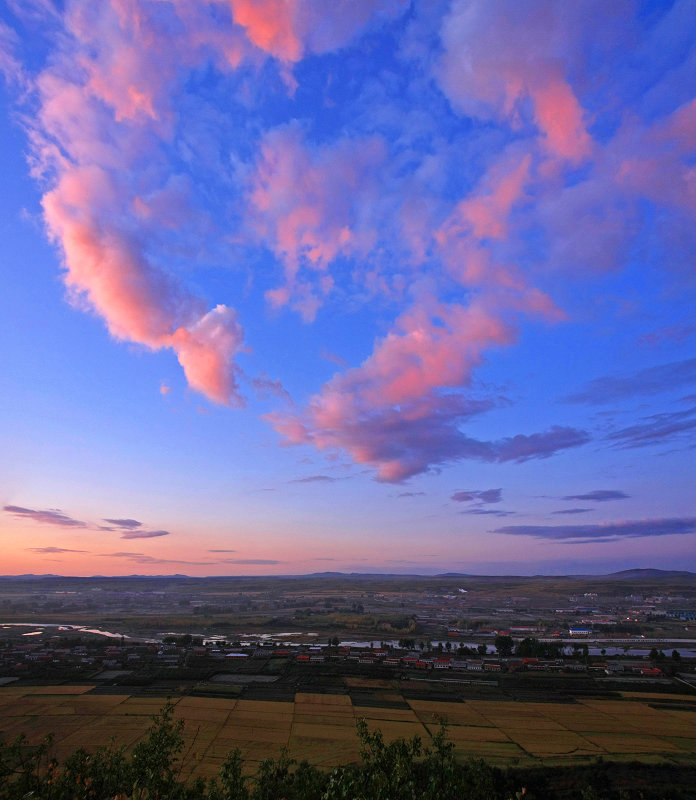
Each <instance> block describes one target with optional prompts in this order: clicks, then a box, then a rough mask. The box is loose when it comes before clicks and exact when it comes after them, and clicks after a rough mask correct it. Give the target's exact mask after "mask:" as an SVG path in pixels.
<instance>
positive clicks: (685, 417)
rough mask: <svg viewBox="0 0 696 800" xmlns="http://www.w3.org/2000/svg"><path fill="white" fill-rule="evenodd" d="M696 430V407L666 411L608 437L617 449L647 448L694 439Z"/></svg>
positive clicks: (644, 418)
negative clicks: (673, 440)
mask: <svg viewBox="0 0 696 800" xmlns="http://www.w3.org/2000/svg"><path fill="white" fill-rule="evenodd" d="M695 429H696V406H693V407H692V408H688V409H685V410H683V411H671V412H669V411H665V412H663V413H660V414H653V415H651V416H649V417H643V419H642V420H641V421H640V422H638V423H637V424H635V425H630V426H628V427H626V428H621V429H619V430H616V431H613V432H612V433H610V434H608V435H607V437H606V438H607V439H608V440H609V441H613V442H615V443H616V446H617V447H647V446H649V445H654V444H660V443H662V442H664V441H670V440H672V439H680V438H687V439H692V438H693V436H692V431H694V430H695Z"/></svg>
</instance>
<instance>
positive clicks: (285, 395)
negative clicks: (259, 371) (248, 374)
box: [251, 375, 292, 402]
mask: <svg viewBox="0 0 696 800" xmlns="http://www.w3.org/2000/svg"><path fill="white" fill-rule="evenodd" d="M251 385H252V386H253V387H254V391H255V392H256V396H257V397H267V396H269V395H272V396H274V397H278V398H280V399H281V400H287V401H290V402H292V398H291V397H290V392H288V390H287V389H286V388H285V387H284V386H283V383H282V381H280V380H278V379H275V380H274V379H273V378H269V377H268V375H259V376H258V377H256V378H252V379H251Z"/></svg>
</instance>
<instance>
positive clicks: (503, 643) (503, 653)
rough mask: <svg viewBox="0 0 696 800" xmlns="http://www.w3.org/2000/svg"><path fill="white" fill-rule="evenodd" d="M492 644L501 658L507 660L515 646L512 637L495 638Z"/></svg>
mask: <svg viewBox="0 0 696 800" xmlns="http://www.w3.org/2000/svg"><path fill="white" fill-rule="evenodd" d="M493 643H494V644H495V649H496V650H497V651H498V655H499V656H500V657H501V658H509V657H510V656H511V655H512V649H513V647H514V646H515V642H514V641H513V638H512V636H496V637H495V639H494V641H493Z"/></svg>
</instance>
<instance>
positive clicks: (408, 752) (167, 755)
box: [0, 704, 694, 800]
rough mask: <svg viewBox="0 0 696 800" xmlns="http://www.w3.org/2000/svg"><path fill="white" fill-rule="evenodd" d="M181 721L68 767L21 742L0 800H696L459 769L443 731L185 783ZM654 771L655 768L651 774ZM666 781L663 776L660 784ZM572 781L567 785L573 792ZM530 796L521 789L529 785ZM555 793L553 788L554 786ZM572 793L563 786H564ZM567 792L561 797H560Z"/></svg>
mask: <svg viewBox="0 0 696 800" xmlns="http://www.w3.org/2000/svg"><path fill="white" fill-rule="evenodd" d="M182 726H183V723H182V722H181V721H179V722H175V721H174V719H173V706H172V705H171V704H167V705H166V706H165V707H164V709H163V710H162V711H161V712H160V713H159V714H158V715H156V716H155V717H154V718H153V724H152V726H151V728H150V729H149V731H148V735H147V737H146V738H145V739H144V740H143V741H142V742H140V743H139V744H138V745H136V746H135V748H134V749H133V751H132V752H131V753H130V754H127V753H126V752H125V749H124V748H123V747H116V746H114V745H111V746H108V747H101V748H99V749H98V750H97V751H96V752H94V753H87V752H86V751H85V750H77V751H76V752H75V753H73V754H72V755H71V756H69V757H68V758H67V759H65V761H64V762H63V763H58V762H57V761H56V760H55V759H52V758H50V756H49V754H50V748H51V741H52V740H51V738H50V737H49V738H48V739H47V740H46V741H45V742H44V743H43V744H42V745H40V746H38V747H30V746H28V745H27V744H26V742H25V740H24V739H23V737H19V738H18V739H17V740H15V741H14V742H13V743H12V744H9V745H0V800H522V799H524V800H542V799H544V800H545V799H546V798H561V797H562V798H577V800H633V798H636V799H638V798H640V799H641V800H643V799H644V800H651V799H655V800H671V799H672V798H687V797H693V796H694V795H693V794H690V793H689V790H688V789H687V790H686V792H683V791H682V790H681V789H680V788H679V787H673V788H671V789H669V788H668V789H667V790H665V788H664V787H665V783H664V781H663V782H662V784H661V786H662V788H659V789H658V790H657V793H655V791H653V790H651V789H650V786H649V785H648V786H647V787H646V786H645V785H643V786H641V787H640V789H638V790H636V791H633V790H631V789H630V788H623V789H620V790H619V789H616V790H615V789H612V788H611V780H610V778H609V775H608V766H607V765H606V764H601V763H600V764H597V765H594V766H590V767H588V766H585V767H578V768H574V769H567V770H565V772H563V771H560V772H559V770H555V771H554V770H544V768H536V769H533V770H529V771H526V772H525V771H521V770H509V771H507V772H505V771H503V770H499V769H496V768H494V767H491V766H489V765H488V764H486V763H485V762H484V761H482V760H480V759H470V760H469V761H467V762H465V763H459V762H458V761H457V760H456V759H455V756H454V745H453V744H452V743H451V742H449V741H447V736H446V726H445V725H444V724H443V725H441V726H440V729H439V731H438V733H437V734H436V735H435V736H434V737H433V739H432V742H431V743H430V744H429V745H427V746H423V744H422V742H421V740H420V739H419V738H418V737H414V738H413V739H410V740H403V739H399V740H396V741H394V742H390V743H385V741H384V739H383V737H382V734H381V733H380V732H379V731H375V732H371V731H370V730H369V729H368V727H367V724H366V723H365V721H364V720H361V721H360V722H358V736H359V739H360V743H361V750H360V754H361V763H360V764H356V765H352V766H346V767H336V768H334V769H333V770H331V771H328V772H326V771H322V770H319V769H317V768H316V767H313V766H311V765H310V764H308V763H307V762H306V761H303V762H301V763H299V764H297V763H296V762H295V761H294V760H292V759H289V758H288V757H287V755H286V754H284V753H283V754H281V756H280V757H279V758H277V759H268V760H266V761H264V762H262V763H261V765H260V767H259V769H258V770H257V772H256V774H255V775H254V776H253V777H251V778H245V777H244V776H243V761H242V758H241V754H240V752H239V751H238V750H233V751H232V752H230V753H229V755H228V756H227V759H226V760H225V762H224V763H223V765H222V767H221V768H220V771H219V774H218V776H217V777H215V778H212V779H209V780H207V781H206V780H203V779H200V778H199V779H197V780H193V781H189V782H185V781H183V780H181V764H180V754H181V751H182V748H183V737H182V731H181V729H182ZM646 769H649V768H646ZM663 777H664V776H663ZM569 779H570V783H569ZM525 784H526V786H527V788H524V789H523V788H520V787H521V786H523V785H525ZM554 784H555V785H554ZM564 784H565V785H564ZM559 786H561V787H562V788H561V790H560V791H557V788H558V787H559Z"/></svg>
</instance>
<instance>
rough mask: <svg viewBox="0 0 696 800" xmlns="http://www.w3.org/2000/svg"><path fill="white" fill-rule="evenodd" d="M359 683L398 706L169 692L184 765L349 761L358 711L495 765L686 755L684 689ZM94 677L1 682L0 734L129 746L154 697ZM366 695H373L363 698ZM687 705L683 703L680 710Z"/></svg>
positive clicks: (690, 757) (345, 698)
mask: <svg viewBox="0 0 696 800" xmlns="http://www.w3.org/2000/svg"><path fill="white" fill-rule="evenodd" d="M383 683H384V682H380V685H379V686H376V685H375V686H366V685H365V684H364V683H363V684H361V686H360V688H361V689H373V690H377V691H378V692H380V693H381V692H385V693H387V692H386V689H387V688H389V689H390V691H389V692H388V694H389V698H388V702H389V704H390V705H394V704H395V702H394V699H395V698H396V699H397V700H399V701H400V703H398V705H400V707H398V708H391V707H386V708H385V707H379V705H377V704H375V705H369V706H364V705H358V704H355V703H354V702H353V701H352V700H351V697H350V696H349V695H347V694H318V693H309V692H304V693H298V694H296V696H295V700H294V702H272V701H264V700H244V699H234V698H231V699H227V698H212V697H192V696H188V697H182V698H174V699H173V700H172V701H171V702H172V703H173V705H174V718H175V719H177V720H182V721H183V736H184V749H183V751H182V758H181V762H182V770H181V775H182V777H187V776H189V775H195V776H197V775H200V776H204V777H207V776H212V775H215V774H217V772H218V770H219V768H220V766H221V765H222V763H223V761H224V759H225V757H226V755H227V754H228V753H229V752H230V750H233V749H235V748H237V749H239V750H240V751H241V754H242V757H243V758H244V761H245V769H246V770H247V771H248V772H253V771H255V770H256V769H257V767H258V765H259V763H260V762H261V761H262V760H264V759H266V758H271V757H277V756H278V755H280V753H281V752H282V750H283V749H286V750H287V753H288V755H289V756H290V757H291V758H295V759H297V760H303V759H306V760H307V761H309V762H310V763H313V764H315V765H317V766H321V767H332V766H336V765H339V764H347V763H351V762H355V761H357V760H358V759H359V750H360V743H359V741H358V738H357V734H356V721H357V720H358V719H365V721H366V722H367V725H368V728H369V729H370V730H371V731H376V730H379V731H381V732H382V735H383V736H384V739H385V741H387V742H388V741H392V740H394V739H398V738H411V737H413V736H418V737H420V738H421V740H422V741H423V743H424V744H427V743H428V741H429V740H430V737H431V736H433V735H434V734H435V733H436V732H437V731H438V730H439V725H440V722H441V721H446V722H447V726H448V727H447V736H448V738H449V740H450V741H452V742H453V743H454V745H455V751H456V753H457V754H458V755H459V756H460V757H462V758H467V757H477V758H485V759H486V760H488V761H490V762H491V763H493V764H496V765H502V766H504V765H513V764H519V765H531V764H540V763H543V764H567V763H573V762H578V761H583V760H587V759H592V758H594V757H596V756H602V757H604V758H607V759H611V758H613V759H616V760H624V759H629V758H638V759H641V760H644V761H652V762H671V763H674V762H679V763H696V714H695V713H693V711H690V710H688V709H689V708H690V706H691V705H693V704H694V701H693V698H692V697H689V696H682V695H666V694H664V695H659V696H657V697H654V696H650V695H639V694H635V693H631V694H626V695H625V696H623V697H621V698H617V699H612V700H601V699H583V700H580V701H578V702H575V703H552V702H550V703H532V702H529V703H524V702H512V701H504V700H501V701H497V700H496V701H491V700H467V701H464V702H442V701H430V700H405V699H404V698H403V697H402V696H401V695H400V694H399V693H398V685H393V686H389V687H387V686H385V685H382V684H383ZM94 688H95V687H92V686H42V687H34V686H27V687H18V686H12V687H2V688H0V737H1V738H2V739H3V740H5V741H7V740H11V739H13V738H14V737H15V736H18V735H19V734H20V733H23V734H25V735H26V737H27V741H28V743H30V744H38V743H40V742H41V741H42V740H43V739H44V737H45V736H46V735H48V734H49V733H54V734H55V739H54V743H53V745H52V752H53V753H54V754H55V755H56V757H58V758H59V759H61V758H64V757H65V756H66V755H68V754H69V753H71V752H73V751H74V750H75V749H77V748H79V747H83V748H85V749H86V750H89V751H93V750H95V749H96V748H97V747H99V746H102V745H108V744H109V743H111V742H114V743H115V744H117V745H123V746H125V747H126V748H128V749H130V748H132V747H133V746H134V745H135V744H136V743H137V742H139V741H140V740H141V739H142V738H143V737H144V736H145V735H146V732H147V729H148V727H149V726H150V724H151V718H152V716H153V715H154V714H156V713H157V712H158V711H159V710H160V709H161V708H162V706H163V705H164V703H165V699H164V698H152V697H139V696H137V695H135V696H130V695H127V694H102V693H99V691H93V690H94ZM371 702H372V701H371ZM685 709H687V710H685Z"/></svg>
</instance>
